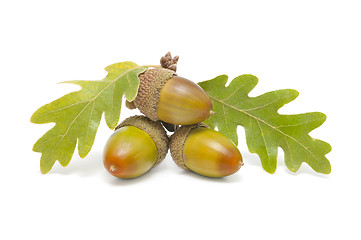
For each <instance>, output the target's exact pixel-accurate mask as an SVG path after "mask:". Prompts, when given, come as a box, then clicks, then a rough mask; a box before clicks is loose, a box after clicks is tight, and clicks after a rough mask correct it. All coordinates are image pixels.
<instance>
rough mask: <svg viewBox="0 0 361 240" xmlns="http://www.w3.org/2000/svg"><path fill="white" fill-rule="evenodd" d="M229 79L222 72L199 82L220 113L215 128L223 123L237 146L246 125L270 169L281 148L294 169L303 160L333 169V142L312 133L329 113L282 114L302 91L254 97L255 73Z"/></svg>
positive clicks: (271, 170)
mask: <svg viewBox="0 0 361 240" xmlns="http://www.w3.org/2000/svg"><path fill="white" fill-rule="evenodd" d="M227 80H228V76H226V75H221V76H218V77H216V78H214V79H212V80H209V81H204V82H201V83H198V84H199V85H200V86H201V87H202V88H203V89H204V90H205V91H206V92H207V94H208V95H209V96H210V98H211V100H212V103H213V111H214V112H215V115H214V116H211V117H210V118H209V119H208V120H207V121H206V123H207V124H208V125H209V126H210V127H211V128H213V129H214V128H215V127H217V128H218V130H219V131H220V132H221V133H223V134H224V135H226V136H227V137H229V138H230V139H231V140H232V141H233V142H234V143H236V145H237V144H238V136H237V126H238V125H241V126H243V127H244V129H245V133H246V141H247V145H248V149H249V151H250V152H251V153H257V154H258V155H259V157H260V159H261V162H262V167H263V168H264V169H265V170H266V171H267V172H269V173H274V172H275V170H276V167H277V154H278V147H281V148H282V149H283V151H284V154H285V163H286V166H287V167H288V169H290V170H291V171H292V172H296V171H297V170H298V169H299V168H300V167H301V164H302V162H306V163H307V164H308V165H310V167H311V168H312V169H313V170H315V171H316V172H319V173H324V174H329V173H330V172H331V165H330V162H329V161H328V160H327V158H326V157H325V155H326V154H327V153H329V152H330V151H331V146H330V145H329V144H328V143H326V142H323V141H321V140H317V139H314V138H312V137H310V136H309V134H308V133H309V132H310V131H312V130H313V129H315V128H317V127H319V126H321V125H322V124H323V122H324V121H325V120H326V116H325V115H324V114H323V113H320V112H312V113H303V114H295V115H281V114H279V113H278V112H277V111H278V109H280V108H281V107H282V106H283V105H285V104H287V103H289V102H291V101H293V100H294V99H295V98H296V97H297V96H298V92H297V91H295V90H292V89H283V90H277V91H272V92H268V93H265V94H263V95H260V96H257V97H249V96H248V94H249V92H250V91H251V90H252V89H253V88H254V87H255V86H256V85H257V83H258V79H257V78H256V77H255V76H252V75H241V76H238V77H236V78H235V79H233V80H232V82H231V83H230V84H229V86H227V87H225V84H226V83H227Z"/></svg>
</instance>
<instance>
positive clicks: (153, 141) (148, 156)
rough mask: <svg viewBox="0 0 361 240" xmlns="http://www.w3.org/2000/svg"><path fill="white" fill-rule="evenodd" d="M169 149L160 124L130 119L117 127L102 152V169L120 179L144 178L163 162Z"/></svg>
mask: <svg viewBox="0 0 361 240" xmlns="http://www.w3.org/2000/svg"><path fill="white" fill-rule="evenodd" d="M168 146H169V138H168V136H167V133H166V132H165V130H164V129H163V127H162V126H161V124H160V123H159V122H153V121H151V120H150V119H148V118H147V117H145V116H133V117H130V118H127V119H125V120H124V121H123V122H122V123H121V124H119V125H118V126H117V127H116V129H115V132H114V133H113V134H112V135H111V136H110V138H109V140H108V142H107V144H106V146H105V149H104V160H103V163H104V166H105V168H106V169H107V170H108V172H109V173H110V174H112V175H114V176H116V177H120V178H134V177H138V176H141V175H143V174H144V173H146V172H148V171H149V170H150V169H151V168H153V167H155V166H157V165H158V164H159V163H161V162H162V161H163V159H164V158H165V156H166V154H167V152H168Z"/></svg>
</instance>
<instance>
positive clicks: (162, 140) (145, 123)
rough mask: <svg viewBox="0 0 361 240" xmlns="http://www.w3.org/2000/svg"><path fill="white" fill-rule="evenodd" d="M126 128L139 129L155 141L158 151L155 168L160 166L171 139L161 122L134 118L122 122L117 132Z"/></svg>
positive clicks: (143, 117)
mask: <svg viewBox="0 0 361 240" xmlns="http://www.w3.org/2000/svg"><path fill="white" fill-rule="evenodd" d="M124 126H134V127H137V128H139V129H141V130H143V131H144V132H146V133H147V134H148V135H149V136H150V137H151V138H152V139H153V141H154V143H155V145H156V146H157V150H158V160H157V162H156V163H155V164H154V165H153V167H155V166H157V165H159V164H160V163H161V162H162V161H163V159H164V158H165V156H166V155H167V152H168V147H169V138H168V136H167V133H166V131H165V130H164V128H163V127H162V125H161V124H160V122H154V121H152V120H150V119H149V118H147V117H145V116H132V117H129V118H127V119H125V120H124V121H123V122H121V123H120V124H119V125H118V126H117V127H116V128H115V130H118V129H119V128H121V127H124Z"/></svg>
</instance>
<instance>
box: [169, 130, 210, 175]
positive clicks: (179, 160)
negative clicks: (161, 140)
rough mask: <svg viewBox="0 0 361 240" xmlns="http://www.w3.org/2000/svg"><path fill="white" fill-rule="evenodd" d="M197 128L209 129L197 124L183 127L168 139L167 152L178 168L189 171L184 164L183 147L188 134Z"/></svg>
mask: <svg viewBox="0 0 361 240" xmlns="http://www.w3.org/2000/svg"><path fill="white" fill-rule="evenodd" d="M199 127H205V128H209V127H208V125H207V124H204V123H197V124H193V125H183V126H181V127H180V128H178V129H177V130H176V131H175V132H174V134H173V135H172V136H171V137H170V144H169V150H170V154H171V155H172V158H173V161H174V162H175V163H176V164H177V165H178V167H180V168H182V169H184V170H189V168H188V167H187V166H186V165H185V164H184V159H183V146H184V142H185V140H186V139H187V137H188V134H189V133H190V132H191V131H192V130H193V129H194V128H199Z"/></svg>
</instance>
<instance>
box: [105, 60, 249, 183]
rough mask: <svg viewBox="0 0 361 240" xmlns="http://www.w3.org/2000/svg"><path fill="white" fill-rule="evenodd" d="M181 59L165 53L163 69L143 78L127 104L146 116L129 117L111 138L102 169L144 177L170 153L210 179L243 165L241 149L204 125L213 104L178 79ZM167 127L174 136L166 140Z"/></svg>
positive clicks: (183, 165)
mask: <svg viewBox="0 0 361 240" xmlns="http://www.w3.org/2000/svg"><path fill="white" fill-rule="evenodd" d="M177 61H178V56H176V57H174V58H172V57H171V55H170V53H167V54H166V55H165V56H163V57H162V58H161V61H160V62H161V67H159V68H154V69H148V70H147V71H146V72H144V73H142V74H140V75H139V80H140V86H139V89H138V95H137V96H136V98H135V99H134V101H133V102H128V101H127V102H126V106H127V107H128V108H130V109H134V108H138V109H139V110H140V112H142V113H143V114H144V115H145V116H133V117H130V118H127V119H125V120H124V121H123V122H122V123H121V124H119V125H118V126H117V127H116V129H115V132H114V133H113V134H112V135H111V137H110V138H109V140H108V142H107V144H106V146H105V150H104V166H105V168H106V169H107V170H108V171H109V173H111V174H112V175H114V176H116V177H120V178H134V177H138V176H141V175H143V174H144V173H146V172H148V171H149V170H150V169H151V168H153V167H155V166H157V165H158V164H159V163H161V162H162V161H163V159H164V158H165V156H166V154H167V152H168V149H170V152H171V155H172V158H173V160H174V161H175V163H176V164H177V165H178V166H179V167H181V168H182V169H185V170H191V171H194V172H196V173H198V174H201V175H204V176H208V177H224V176H228V175H231V174H233V173H235V172H237V171H238V170H239V168H240V167H241V166H242V165H243V160H242V156H241V154H240V152H239V150H238V149H237V147H236V146H235V145H234V144H233V143H232V142H231V141H230V140H229V139H228V138H227V137H225V136H224V135H222V134H221V133H219V132H217V131H214V130H212V129H209V128H208V126H207V125H206V124H204V123H201V122H202V121H204V120H206V119H207V118H208V117H209V115H211V114H213V112H212V103H211V101H210V99H209V97H208V95H207V94H206V93H205V92H204V91H203V89H202V88H200V87H199V86H198V85H197V84H195V83H193V82H192V81H190V80H187V79H185V78H182V77H179V76H177V75H176V68H177V65H176V64H177ZM179 125H182V126H181V127H178V126H179ZM164 128H166V129H167V130H168V131H169V132H174V134H173V135H172V136H171V137H168V135H167V132H166V130H165V129H164Z"/></svg>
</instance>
